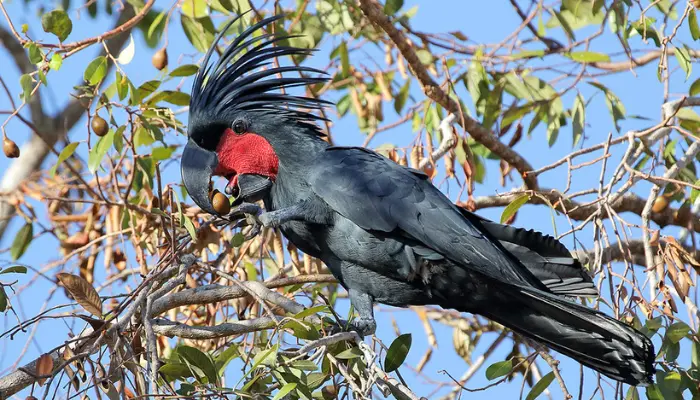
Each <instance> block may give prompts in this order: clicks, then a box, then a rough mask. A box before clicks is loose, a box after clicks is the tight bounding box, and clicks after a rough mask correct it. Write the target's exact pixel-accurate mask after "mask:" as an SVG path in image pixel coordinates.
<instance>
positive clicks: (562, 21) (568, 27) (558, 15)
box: [554, 11, 576, 40]
mask: <svg viewBox="0 0 700 400" xmlns="http://www.w3.org/2000/svg"><path fill="white" fill-rule="evenodd" d="M554 17H555V18H556V19H557V21H559V24H560V25H561V27H562V29H564V32H566V36H568V37H569V39H571V40H576V36H575V35H574V30H573V29H571V25H569V21H567V20H566V18H565V17H564V16H563V15H562V14H561V13H560V12H557V11H554Z"/></svg>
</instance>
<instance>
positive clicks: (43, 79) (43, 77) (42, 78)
mask: <svg viewBox="0 0 700 400" xmlns="http://www.w3.org/2000/svg"><path fill="white" fill-rule="evenodd" d="M36 73H37V75H39V81H41V83H42V84H43V85H44V86H49V83H48V82H46V74H45V73H44V71H42V70H37V71H36Z"/></svg>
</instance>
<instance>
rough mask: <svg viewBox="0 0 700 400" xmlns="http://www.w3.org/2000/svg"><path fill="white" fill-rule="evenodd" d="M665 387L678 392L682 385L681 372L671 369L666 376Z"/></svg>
mask: <svg viewBox="0 0 700 400" xmlns="http://www.w3.org/2000/svg"><path fill="white" fill-rule="evenodd" d="M663 385H664V389H666V390H668V391H669V392H677V391H678V389H680V387H681V374H679V373H678V372H677V371H671V372H669V373H668V374H666V376H665V377H664V382H663Z"/></svg>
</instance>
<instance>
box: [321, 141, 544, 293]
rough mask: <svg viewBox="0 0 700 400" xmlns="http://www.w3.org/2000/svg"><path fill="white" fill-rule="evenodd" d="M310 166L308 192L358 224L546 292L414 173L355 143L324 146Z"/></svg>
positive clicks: (426, 181) (495, 243) (467, 265)
mask: <svg viewBox="0 0 700 400" xmlns="http://www.w3.org/2000/svg"><path fill="white" fill-rule="evenodd" d="M314 166H315V168H313V169H312V171H311V175H310V177H309V182H310V183H311V187H312V190H313V191H314V193H315V194H316V195H317V196H318V197H319V198H321V199H322V200H323V201H325V202H326V203H327V204H328V205H329V206H330V207H331V208H333V209H334V210H335V211H336V212H337V213H339V214H340V215H342V216H343V217H345V218H347V219H349V220H350V221H352V222H353V223H355V224H356V225H358V226H359V227H361V228H363V229H365V230H369V231H379V232H383V233H385V234H391V235H395V236H397V237H399V236H401V237H407V238H409V239H411V240H413V241H417V242H419V243H421V245H423V246H425V247H427V248H430V249H432V250H434V251H436V252H437V253H439V254H441V255H442V256H444V257H445V258H447V259H449V260H451V261H452V262H454V263H456V264H458V265H462V266H464V267H467V268H471V269H473V270H475V271H478V272H479V273H482V274H484V275H486V276H488V277H490V278H493V279H496V280H498V281H502V282H508V283H514V284H519V285H526V286H532V287H536V288H539V289H542V290H545V291H547V289H546V287H545V286H544V285H543V284H542V283H541V282H540V281H539V280H538V279H537V278H536V277H535V276H533V275H532V274H531V273H530V272H529V271H528V270H527V268H525V267H524V266H523V265H522V264H521V263H520V262H518V261H517V260H516V259H515V258H514V257H513V256H512V255H510V254H509V253H508V252H507V251H506V250H505V249H503V247H502V246H501V245H500V244H499V243H498V241H497V240H495V239H493V238H492V237H491V236H490V235H489V234H488V232H484V231H482V230H480V229H479V228H477V227H476V226H475V225H474V224H472V223H471V222H470V221H469V220H468V219H466V218H465V217H464V216H463V215H462V214H461V213H460V211H459V210H458V209H457V207H456V206H455V205H454V204H453V203H452V202H451V201H450V200H449V199H448V198H447V197H446V196H445V195H444V194H442V192H440V191H439V190H438V189H437V188H435V186H433V185H432V183H430V181H429V180H427V179H425V177H424V176H421V174H420V173H416V171H412V170H410V169H408V168H404V167H402V166H400V165H398V164H396V163H394V162H392V161H391V160H389V159H387V158H385V157H383V156H381V155H379V154H377V153H375V152H373V151H371V150H367V149H364V148H359V147H330V148H328V149H327V150H326V151H324V152H322V153H320V154H319V155H318V156H317V158H316V160H315V162H314Z"/></svg>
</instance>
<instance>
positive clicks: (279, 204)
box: [266, 131, 330, 209]
mask: <svg viewBox="0 0 700 400" xmlns="http://www.w3.org/2000/svg"><path fill="white" fill-rule="evenodd" d="M272 145H273V147H274V148H275V152H276V153H277V156H278V158H279V171H278V174H277V177H276V179H275V184H274V186H273V189H272V191H271V193H270V199H269V205H268V204H266V206H268V207H272V208H273V209H279V208H284V207H289V206H291V205H293V204H295V203H297V202H299V201H302V200H305V199H307V198H308V197H309V196H310V194H311V188H310V185H309V182H308V178H309V175H310V169H311V168H313V163H314V161H315V159H316V156H317V155H318V154H319V153H321V152H323V151H324V150H325V149H326V148H328V147H329V146H330V145H329V144H328V143H327V142H326V141H325V140H323V139H322V138H320V137H318V136H317V135H315V134H314V133H313V132H303V133H302V132H298V131H297V132H295V134H290V135H283V136H282V137H279V136H278V138H277V140H275V141H274V142H273V143H272ZM266 203H268V202H267V201H266Z"/></svg>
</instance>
